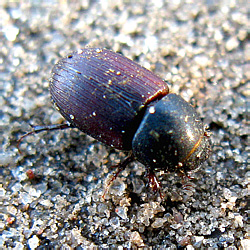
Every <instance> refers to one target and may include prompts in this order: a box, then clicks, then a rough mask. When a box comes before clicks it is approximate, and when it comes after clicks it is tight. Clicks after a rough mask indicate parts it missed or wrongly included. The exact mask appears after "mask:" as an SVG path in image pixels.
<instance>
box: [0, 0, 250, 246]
mask: <svg viewBox="0 0 250 250" xmlns="http://www.w3.org/2000/svg"><path fill="white" fill-rule="evenodd" d="M42 2H43V1H26V2H25V1H23V2H22V3H21V4H20V3H19V2H18V1H10V2H8V1H7V2H5V1H1V3H0V38H1V39H0V51H1V52H0V87H1V96H0V105H1V109H0V113H1V120H0V123H1V136H0V140H1V151H0V166H1V167H0V171H1V176H0V178H1V179H0V183H1V184H0V202H1V210H2V213H1V221H0V230H1V233H0V246H1V247H2V248H14V249H28V248H30V249H35V248H38V249H39V248H41V249H42V248H43V249H44V247H48V248H51V247H65V248H66V249H69V248H73V247H80V248H81V247H87V246H99V247H118V246H120V247H127V248H130V247H138V246H145V247H149V246H151V247H172V248H177V247H187V248H188V249H193V248H199V247H205V248H207V247H214V248H215V247H217V248H218V247H230V249H236V248H239V247H242V248H243V249H247V246H248V249H249V248H250V247H249V245H247V244H248V240H247V236H246V234H247V229H246V218H247V216H246V209H247V207H246V204H247V201H246V197H247V179H246V166H247V150H246V149H247V135H248V133H247V115H246V99H247V96H248V95H249V89H247V80H248V78H249V72H250V70H249V64H248V62H247V61H248V59H249V55H250V53H249V43H248V41H247V39H248V34H247V25H248V24H249V23H248V24H247V22H248V20H247V4H246V3H247V2H245V1H236V0H231V1H213V0H208V1H198V0H197V1H192V0H190V1H161V0H152V1H122V0H117V1H87V0H83V1H81V2H78V1H73V2H72V3H70V4H69V3H68V4H67V3H66V1H51V2H53V3H50V1H44V2H43V3H42ZM173 2H175V3H173ZM248 27H249V26H248ZM86 45H89V46H93V47H106V48H108V49H112V50H114V51H118V52H120V53H122V54H123V55H125V56H127V57H129V58H131V59H133V60H135V61H137V62H138V63H139V64H141V65H143V66H144V67H146V68H149V69H150V70H152V71H153V72H155V73H156V74H157V75H159V76H160V77H161V78H162V79H165V80H167V81H168V83H169V86H170V87H171V91H172V92H175V93H177V94H180V95H181V96H182V97H183V98H184V99H186V100H187V101H189V102H190V103H192V104H193V105H194V106H195V107H196V109H197V112H199V114H200V115H201V116H202V118H203V120H204V123H206V124H208V126H209V127H210V130H211V132H212V133H213V134H212V137H211V139H212V141H213V153H212V156H211V157H210V159H209V160H208V161H207V162H206V163H205V164H203V166H202V167H201V168H200V169H199V171H197V172H195V173H193V174H192V177H193V179H191V180H189V181H185V182H183V180H182V178H181V177H179V176H178V175H177V174H175V173H163V172H157V176H158V178H159V179H160V180H161V183H162V193H163V195H164V199H163V200H160V197H159V195H157V194H154V193H153V192H152V191H151V190H150V189H149V188H148V187H147V186H146V184H147V178H146V176H145V167H144V166H143V165H141V164H139V163H138V162H135V163H132V164H130V166H129V167H127V168H126V170H124V171H123V172H122V173H121V174H120V175H119V177H118V178H117V179H116V181H115V182H114V183H113V185H112V186H111V188H110V190H109V192H108V193H107V195H106V199H105V200H102V198H101V196H102V194H103V191H104V189H105V186H106V185H107V183H108V180H109V178H110V177H111V174H112V172H113V171H114V170H113V169H112V168H111V166H112V165H115V164H116V163H118V162H119V161H120V160H121V159H123V158H124V157H125V155H126V154H125V153H124V152H118V151H116V150H114V149H111V148H109V147H107V146H105V145H103V144H101V143H99V142H97V141H95V140H94V139H92V138H90V137H89V136H87V135H85V134H83V133H81V132H80V131H78V130H77V129H71V130H70V129H69V130H64V131H55V132H50V133H46V132H44V133H41V134H39V135H34V136H30V137H27V138H26V139H25V140H23V142H22V143H21V150H22V152H23V153H22V154H19V153H18V151H17V148H16V145H17V139H18V138H20V136H21V135H23V134H24V133H25V132H27V131H30V127H29V124H30V123H31V124H34V125H47V124H51V123H53V124H55V123H60V122H63V118H62V117H61V116H60V114H59V113H58V112H57V111H56V110H55V108H54V107H53V105H52V104H51V102H50V94H49V90H48V85H49V84H48V79H49V78H50V72H51V69H52V67H53V65H54V63H55V62H56V61H58V60H59V59H60V58H62V57H63V56H65V55H67V54H68V53H69V52H71V51H73V50H76V49H79V48H84V47H85V46H86ZM248 86H249V85H248ZM80 248H78V249H80Z"/></svg>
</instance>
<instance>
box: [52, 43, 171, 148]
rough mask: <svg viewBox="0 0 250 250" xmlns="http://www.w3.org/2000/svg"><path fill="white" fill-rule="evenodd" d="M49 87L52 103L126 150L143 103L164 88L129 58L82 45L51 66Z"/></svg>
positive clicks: (72, 119) (99, 137)
mask: <svg viewBox="0 0 250 250" xmlns="http://www.w3.org/2000/svg"><path fill="white" fill-rule="evenodd" d="M50 92H51V96H52V100H53V102H54V103H55V105H56V107H57V109H58V110H59V111H60V113H61V114H62V115H63V116H64V117H65V119H66V120H67V121H69V122H70V123H71V124H73V125H74V126H75V127H77V128H79V129H80V130H81V131H83V132H85V133H87V134H88V135H90V136H92V137H94V138H95V139H97V140H99V141H101V142H104V143H105V144H107V145H109V146H112V147H115V148H117V149H122V150H130V149H131V148H132V139H133V136H134V134H135V132H136V130H137V128H138V126H139V124H140V122H141V118H142V116H143V113H144V111H145V107H146V106H147V105H148V104H149V103H151V102H152V101H154V100H157V99H161V98H162V97H163V96H165V95H166V94H168V92H169V90H168V86H167V84H166V83H165V82H164V81H162V80H161V79H160V78H159V77H157V76H156V75H154V74H153V73H152V72H150V71H149V70H147V69H145V68H143V67H141V66H139V65H138V64H136V63H135V62H133V61H131V60H129V59H128V58H125V57H123V56H122V55H120V54H118V53H114V52H112V51H109V50H106V49H95V48H86V49H82V50H79V51H77V52H74V53H72V54H71V55H69V56H68V57H66V58H64V59H62V60H60V61H59V62H58V63H57V64H56V65H55V66H54V68H53V70H52V78H51V81H50Z"/></svg>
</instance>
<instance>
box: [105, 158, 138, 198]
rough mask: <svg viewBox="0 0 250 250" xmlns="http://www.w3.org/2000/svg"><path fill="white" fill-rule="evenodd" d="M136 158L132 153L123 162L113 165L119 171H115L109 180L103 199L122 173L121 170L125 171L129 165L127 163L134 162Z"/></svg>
mask: <svg viewBox="0 0 250 250" xmlns="http://www.w3.org/2000/svg"><path fill="white" fill-rule="evenodd" d="M134 160H135V158H134V155H133V154H132V153H130V154H129V156H128V157H126V158H125V160H124V161H123V162H120V163H119V164H117V165H115V166H112V167H115V168H117V171H116V172H115V173H113V176H112V178H111V180H110V181H109V182H108V185H107V187H106V188H105V190H104V193H103V195H102V198H103V199H105V195H106V193H107V191H108V189H109V187H110V185H111V184H112V182H113V181H114V180H115V179H116V178H117V176H118V175H119V174H120V173H121V171H123V170H124V169H125V168H126V167H127V165H128V164H129V163H131V162H133V161H134Z"/></svg>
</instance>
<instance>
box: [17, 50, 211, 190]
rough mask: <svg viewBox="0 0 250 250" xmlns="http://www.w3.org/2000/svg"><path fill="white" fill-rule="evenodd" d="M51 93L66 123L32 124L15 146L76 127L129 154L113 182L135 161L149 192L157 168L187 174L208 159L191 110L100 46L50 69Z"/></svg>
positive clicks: (203, 135)
mask: <svg viewBox="0 0 250 250" xmlns="http://www.w3.org/2000/svg"><path fill="white" fill-rule="evenodd" d="M50 94H51V98H52V102H53V103H54V105H55V107H56V109H57V110H58V111H59V112H60V113H61V115H62V116H63V117H64V118H65V119H66V121H67V122H68V123H67V124H58V125H49V126H35V127H33V130H32V131H31V132H29V133H27V134H26V135H24V136H22V137H21V138H20V139H19V143H20V141H21V140H22V139H23V138H24V137H25V136H27V135H29V134H32V133H38V132H41V131H44V130H56V129H65V128H71V127H74V128H78V129H79V130H81V131H82V132H84V133H86V134H88V135H90V136H92V137H93V138H95V139H97V140H98V141H101V142H103V143H104V144H106V145H108V146H110V147H113V148H116V149H119V150H124V151H128V152H130V154H129V156H128V157H127V158H126V159H125V160H124V162H122V163H120V164H119V170H118V172H117V173H116V174H115V175H114V177H113V179H114V178H116V176H117V175H118V173H119V172H120V171H121V170H123V169H124V168H125V167H126V166H127V165H128V164H129V163H130V162H132V161H134V160H137V161H139V162H141V163H142V164H144V165H145V166H146V169H147V170H148V176H149V183H150V185H151V187H152V188H153V190H158V189H159V183H158V181H157V179H156V177H155V175H154V171H155V170H164V171H168V172H181V173H184V174H185V173H187V172H189V171H191V170H194V169H196V168H198V166H199V165H200V164H201V163H203V162H204V161H206V159H207V158H208V157H209V154H210V151H211V144H210V139H209V136H210V134H209V132H208V131H207V130H206V127H205V126H204V125H203V123H202V121H201V119H200V117H199V115H198V114H197V112H196V111H195V109H194V108H193V107H192V106H191V105H190V104H189V103H188V102H186V101H185V100H184V99H183V98H182V97H180V96H179V95H176V94H174V93H169V87H168V84H167V83H166V82H165V81H163V80H162V79H161V78H159V77H158V76H156V75H155V74H153V73H152V72H151V71H149V70H147V69H146V68H143V67H142V66H140V65H138V64H137V63H135V62H133V61H131V60H130V59H128V58H126V57H124V56H122V55H121V54H118V53H115V52H112V51H110V50H107V49H102V48H84V49H80V50H78V51H75V52H73V53H71V54H70V55H68V56H67V57H65V58H63V59H61V60H59V62H57V63H56V65H55V66H54V67H53V69H52V76H51V79H50ZM113 179H112V180H113Z"/></svg>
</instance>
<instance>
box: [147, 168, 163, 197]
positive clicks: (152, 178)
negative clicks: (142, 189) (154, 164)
mask: <svg viewBox="0 0 250 250" xmlns="http://www.w3.org/2000/svg"><path fill="white" fill-rule="evenodd" d="M148 169H149V170H148V173H147V177H148V185H149V187H150V188H151V189H152V190H153V191H154V192H159V195H160V198H161V199H163V195H162V193H161V183H160V181H159V180H158V179H157V177H156V175H155V173H154V171H153V170H151V169H150V168H148Z"/></svg>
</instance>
